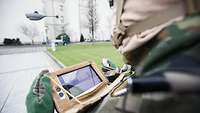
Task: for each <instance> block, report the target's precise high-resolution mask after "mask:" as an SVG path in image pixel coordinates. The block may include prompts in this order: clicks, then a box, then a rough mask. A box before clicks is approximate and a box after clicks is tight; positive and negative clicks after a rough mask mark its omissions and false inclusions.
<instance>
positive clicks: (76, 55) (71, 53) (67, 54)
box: [48, 42, 123, 67]
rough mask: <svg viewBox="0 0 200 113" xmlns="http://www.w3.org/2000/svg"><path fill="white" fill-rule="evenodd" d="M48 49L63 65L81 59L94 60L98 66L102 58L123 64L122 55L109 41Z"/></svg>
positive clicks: (78, 61) (71, 63) (68, 64)
mask: <svg viewBox="0 0 200 113" xmlns="http://www.w3.org/2000/svg"><path fill="white" fill-rule="evenodd" d="M48 51H49V52H50V53H51V54H52V55H53V56H55V57H56V58H57V59H58V60H59V61H60V62H62V63H63V64H64V65H65V66H70V65H74V64H78V63H81V62H83V61H94V62H95V63H96V64H97V65H98V66H99V67H100V66H101V61H102V58H108V59H110V60H111V61H112V62H113V63H115V64H116V65H117V66H122V65H123V61H122V56H121V55H120V54H119V53H118V52H117V50H116V49H115V48H114V47H113V46H112V44H111V43H110V42H104V43H103V42H98V43H93V44H92V43H89V44H86V43H84V44H83V43H82V44H70V45H68V46H57V47H56V51H55V52H53V51H52V50H51V49H50V48H49V49H48Z"/></svg>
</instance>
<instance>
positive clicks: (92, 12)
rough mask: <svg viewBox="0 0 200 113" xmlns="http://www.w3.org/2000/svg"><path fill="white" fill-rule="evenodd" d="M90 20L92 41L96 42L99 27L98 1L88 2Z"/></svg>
mask: <svg viewBox="0 0 200 113" xmlns="http://www.w3.org/2000/svg"><path fill="white" fill-rule="evenodd" d="M88 8H89V10H88V20H89V23H88V24H89V32H90V34H91V37H90V40H91V41H94V40H95V34H96V30H97V27H98V18H97V13H96V0H88Z"/></svg>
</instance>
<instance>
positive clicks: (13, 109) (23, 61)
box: [0, 47, 60, 113]
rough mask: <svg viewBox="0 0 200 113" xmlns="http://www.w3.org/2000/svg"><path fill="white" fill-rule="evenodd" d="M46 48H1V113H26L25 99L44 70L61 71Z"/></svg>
mask: <svg viewBox="0 0 200 113" xmlns="http://www.w3.org/2000/svg"><path fill="white" fill-rule="evenodd" d="M44 51H46V49H45V47H38V48H37V47H20V48H14V47H11V48H9V47H8V48H2V47H1V48H0V64H1V65H0V89H1V94H0V113H26V108H25V97H26V95H27V93H28V91H29V88H30V85H31V84H32V81H33V80H34V78H35V76H37V75H38V73H39V72H40V71H41V70H42V69H49V70H50V71H52V70H55V69H59V68H60V67H59V65H58V64H56V63H55V62H54V61H53V60H52V59H51V58H50V57H49V56H48V55H47V54H46V53H45V52H44Z"/></svg>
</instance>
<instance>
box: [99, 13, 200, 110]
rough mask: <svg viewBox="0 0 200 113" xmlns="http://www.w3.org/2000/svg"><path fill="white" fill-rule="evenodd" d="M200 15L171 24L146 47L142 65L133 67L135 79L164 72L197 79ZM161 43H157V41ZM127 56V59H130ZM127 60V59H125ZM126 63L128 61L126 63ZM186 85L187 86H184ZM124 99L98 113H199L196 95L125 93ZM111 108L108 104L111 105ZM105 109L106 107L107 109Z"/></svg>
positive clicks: (110, 100) (105, 106) (197, 96)
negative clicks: (110, 111) (134, 68)
mask: <svg viewBox="0 0 200 113" xmlns="http://www.w3.org/2000/svg"><path fill="white" fill-rule="evenodd" d="M199 31H200V15H199V14H195V15H192V16H189V17H187V18H185V19H184V20H183V21H180V22H177V23H175V24H172V25H170V26H168V27H167V28H165V29H164V30H162V31H161V32H160V33H159V34H157V35H156V36H155V37H156V38H153V39H155V40H151V41H149V42H148V43H146V44H145V45H143V46H145V47H147V48H148V47H150V46H151V48H150V50H149V53H148V55H147V56H145V57H144V58H143V61H142V63H140V65H138V66H137V67H136V75H137V76H162V75H165V74H166V73H167V72H171V73H170V74H173V73H175V74H176V73H177V72H178V73H181V74H186V75H189V76H198V77H200V76H199V75H200V34H199ZM160 40H161V41H160ZM130 56H131V55H130ZM126 58H127V57H126ZM129 60H130V59H129ZM185 85H187V84H185ZM124 98H125V97H121V98H120V99H119V97H118V98H112V97H111V98H110V99H108V100H107V101H108V102H107V103H106V104H104V107H102V110H99V111H100V113H108V112H105V111H107V110H106V109H107V108H109V109H112V108H113V105H114V104H115V103H116V101H118V104H117V105H116V104H115V106H114V107H115V108H117V109H118V110H116V109H114V108H113V110H115V111H113V113H114V112H119V110H120V111H123V112H124V111H125V112H128V113H161V112H162V113H198V112H199V111H200V108H199V105H200V97H199V93H194V94H190V93H188V94H187V93H186V94H185V93H183V94H179V93H174V92H171V93H145V94H137V95H134V94H132V93H129V94H128V96H127V97H126V99H125V100H126V101H125V103H124V101H123V100H124ZM112 102H113V104H112V106H111V105H110V103H112ZM108 106H109V107H108ZM102 111H103V112H102Z"/></svg>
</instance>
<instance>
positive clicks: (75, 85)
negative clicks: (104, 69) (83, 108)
mask: <svg viewBox="0 0 200 113" xmlns="http://www.w3.org/2000/svg"><path fill="white" fill-rule="evenodd" d="M58 79H59V81H60V83H61V85H62V86H63V88H64V89H66V90H67V91H69V92H70V93H71V94H72V95H74V96H80V95H83V94H85V92H88V91H90V90H92V89H94V87H97V86H98V85H99V84H100V83H101V82H102V80H101V79H100V78H99V76H98V75H97V73H96V72H95V70H94V69H93V68H92V66H90V65H88V66H85V67H83V68H79V69H77V70H74V71H71V72H69V73H64V74H61V75H58Z"/></svg>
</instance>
